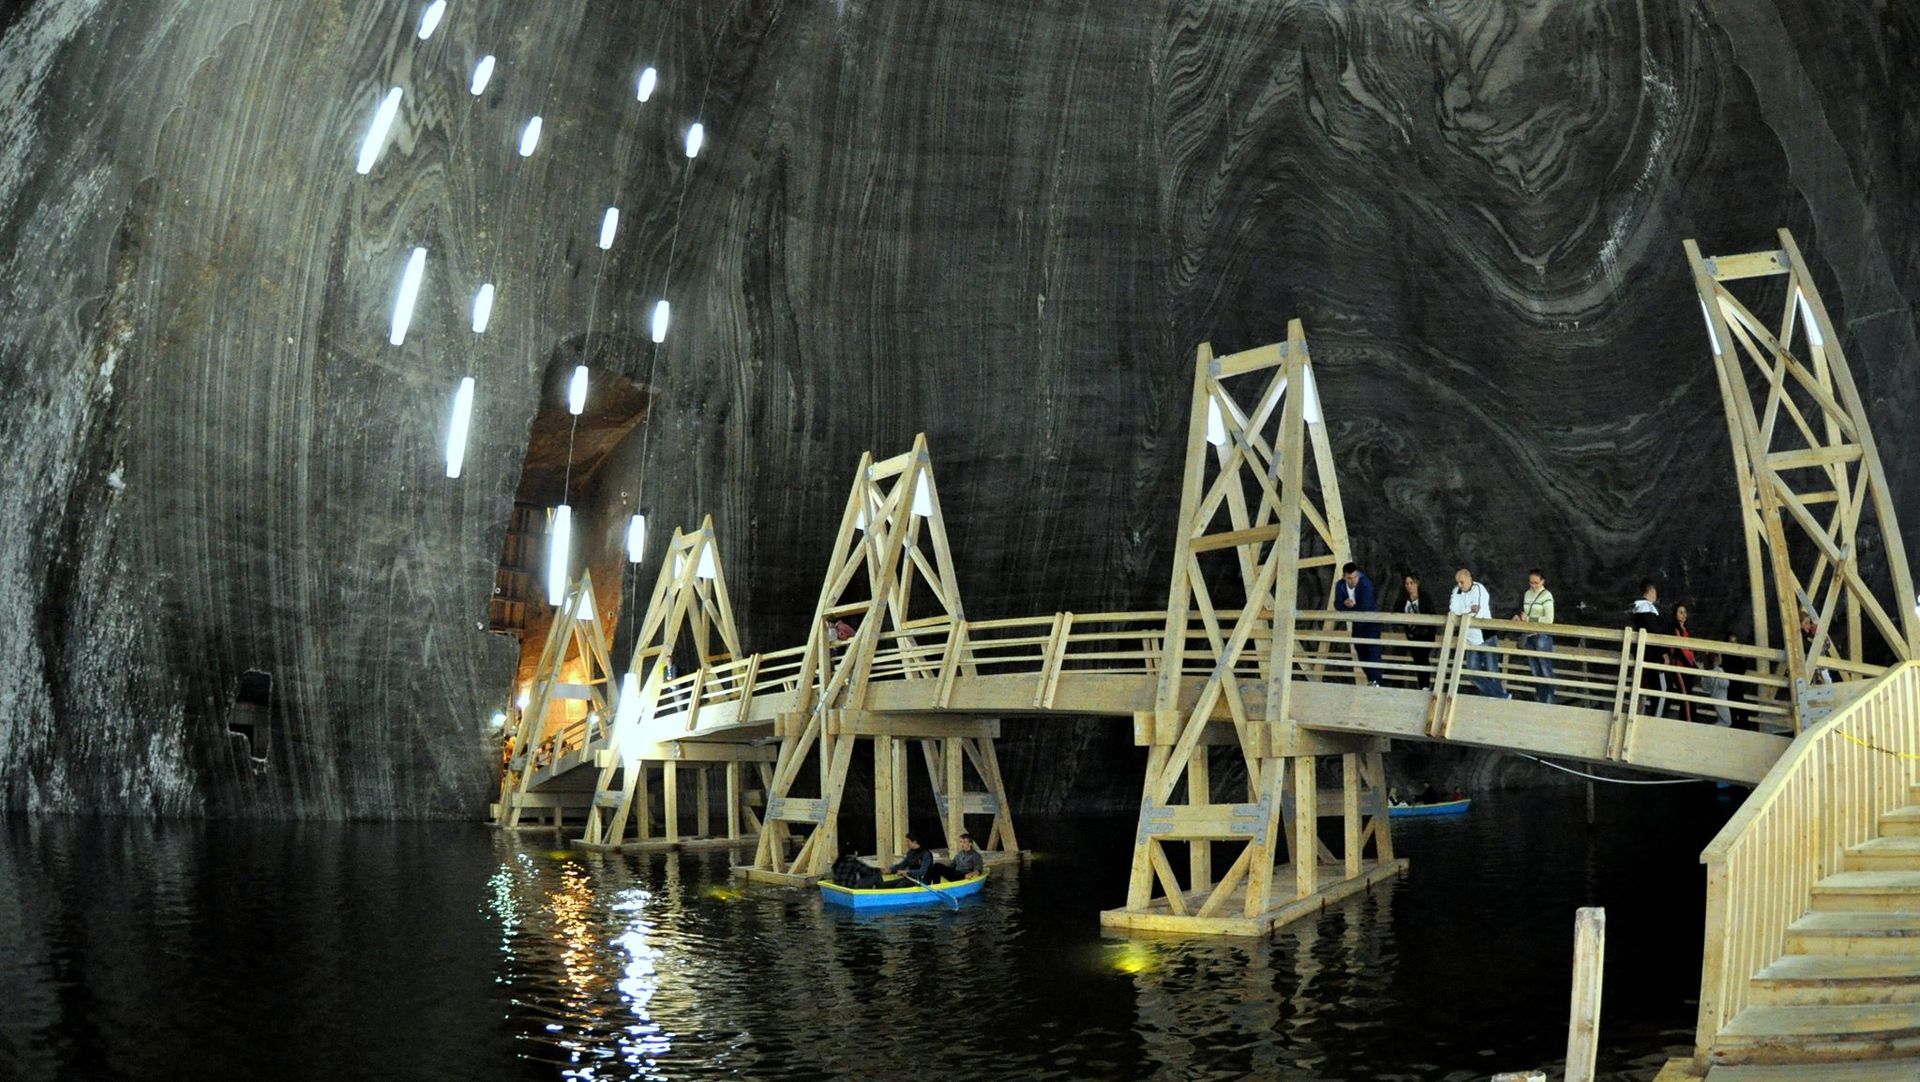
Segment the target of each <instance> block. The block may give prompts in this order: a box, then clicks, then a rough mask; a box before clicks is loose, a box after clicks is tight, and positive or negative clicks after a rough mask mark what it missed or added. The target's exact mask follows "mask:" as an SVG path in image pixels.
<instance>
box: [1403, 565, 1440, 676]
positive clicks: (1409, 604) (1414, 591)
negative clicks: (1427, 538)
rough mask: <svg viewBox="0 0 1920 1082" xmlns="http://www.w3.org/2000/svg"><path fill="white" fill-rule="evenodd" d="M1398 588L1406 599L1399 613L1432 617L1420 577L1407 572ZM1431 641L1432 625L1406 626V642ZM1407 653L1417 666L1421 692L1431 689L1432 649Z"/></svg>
mask: <svg viewBox="0 0 1920 1082" xmlns="http://www.w3.org/2000/svg"><path fill="white" fill-rule="evenodd" d="M1400 586H1401V589H1403V590H1404V591H1406V597H1405V598H1404V599H1403V600H1402V601H1401V604H1400V611H1401V612H1403V613H1406V614H1407V615H1408V616H1432V615H1433V602H1431V601H1429V600H1427V595H1426V594H1424V593H1422V592H1421V591H1420V576H1418V575H1416V574H1414V573H1413V572H1411V571H1409V572H1407V574H1406V577H1404V578H1402V579H1401V580H1400ZM1432 641H1433V625H1431V624H1408V625H1407V642H1409V643H1431V642H1432ZM1407 653H1409V654H1411V655H1413V663H1414V664H1415V665H1417V666H1419V672H1418V673H1417V674H1416V676H1417V679H1418V680H1419V681H1420V688H1421V690H1423V691H1424V690H1426V689H1427V688H1430V687H1432V686H1433V673H1432V672H1431V671H1429V666H1431V665H1432V664H1433V649H1432V647H1430V646H1408V647H1407Z"/></svg>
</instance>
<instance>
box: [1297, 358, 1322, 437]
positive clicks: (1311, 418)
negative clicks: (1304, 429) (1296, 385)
mask: <svg viewBox="0 0 1920 1082" xmlns="http://www.w3.org/2000/svg"><path fill="white" fill-rule="evenodd" d="M1302 372H1303V373H1304V374H1303V375H1302V376H1301V378H1300V390H1301V392H1302V393H1304V394H1305V395H1306V396H1307V397H1306V398H1305V400H1303V401H1302V402H1301V403H1300V415H1301V418H1302V419H1303V420H1305V421H1306V422H1307V423H1308V424H1310V425H1317V424H1319V423H1320V422H1321V421H1322V420H1323V418H1322V417H1321V414H1320V386H1319V383H1318V381H1317V380H1315V379H1314V378H1313V369H1312V368H1303V369H1302Z"/></svg>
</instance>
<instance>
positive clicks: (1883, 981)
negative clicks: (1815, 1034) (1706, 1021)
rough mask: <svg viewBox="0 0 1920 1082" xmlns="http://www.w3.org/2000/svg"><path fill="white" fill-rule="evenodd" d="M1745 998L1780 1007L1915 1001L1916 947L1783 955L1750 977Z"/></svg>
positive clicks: (1919, 981)
mask: <svg viewBox="0 0 1920 1082" xmlns="http://www.w3.org/2000/svg"><path fill="white" fill-rule="evenodd" d="M1917 945H1920V944H1917ZM1748 1000H1749V1002H1751V1003H1754V1004H1759V1005H1766V1006H1779V1007H1787V1006H1798V1007H1809V1006H1843V1005H1859V1004H1868V1003H1920V950H1917V951H1916V952H1915V953H1912V954H1865V955H1842V954H1787V955H1782V956H1781V957H1780V958H1779V959H1777V960H1776V961H1775V962H1774V963H1773V964H1772V965H1770V966H1768V967H1767V968H1765V969H1763V970H1761V971H1760V973H1759V975H1758V976H1756V977H1754V978H1753V986H1752V994H1751V995H1750V996H1749V997H1748Z"/></svg>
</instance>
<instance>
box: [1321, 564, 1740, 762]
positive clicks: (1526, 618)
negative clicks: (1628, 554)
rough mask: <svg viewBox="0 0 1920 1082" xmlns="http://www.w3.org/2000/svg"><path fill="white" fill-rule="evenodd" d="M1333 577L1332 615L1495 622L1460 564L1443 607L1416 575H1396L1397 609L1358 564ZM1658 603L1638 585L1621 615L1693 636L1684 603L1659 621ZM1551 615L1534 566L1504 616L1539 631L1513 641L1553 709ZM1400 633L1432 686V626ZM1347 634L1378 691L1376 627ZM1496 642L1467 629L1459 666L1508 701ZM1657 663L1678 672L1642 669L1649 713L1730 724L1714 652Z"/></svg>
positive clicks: (1650, 586)
mask: <svg viewBox="0 0 1920 1082" xmlns="http://www.w3.org/2000/svg"><path fill="white" fill-rule="evenodd" d="M1340 572H1341V573H1340V579H1339V581H1337V582H1335V583H1334V587H1333V607H1334V610H1335V611H1336V612H1341V613H1346V614H1349V615H1354V616H1356V617H1357V615H1358V614H1360V613H1368V612H1382V611H1398V612H1401V613H1404V614H1406V615H1410V616H1437V615H1441V614H1442V613H1443V612H1444V613H1446V614H1451V615H1454V616H1471V617H1472V618H1473V619H1474V620H1492V619H1496V617H1495V615H1494V607H1493V595H1492V594H1491V593H1490V592H1489V591H1488V590H1487V587H1486V585H1485V584H1484V583H1480V582H1476V581H1475V580H1474V577H1473V572H1472V571H1471V570H1470V569H1468V568H1465V567H1462V568H1459V569H1458V570H1456V571H1455V572H1454V573H1453V590H1452V592H1451V593H1450V594H1449V595H1448V596H1447V598H1446V601H1445V605H1446V608H1445V609H1439V608H1436V606H1435V602H1434V601H1433V599H1432V598H1431V597H1429V595H1428V594H1427V593H1426V592H1425V591H1423V590H1422V589H1421V584H1420V576H1419V575H1417V574H1415V573H1413V572H1411V571H1409V572H1407V573H1406V574H1404V575H1403V576H1401V580H1400V583H1401V594H1400V597H1399V598H1398V600H1397V604H1395V605H1393V606H1391V607H1389V608H1386V609H1383V608H1381V606H1380V605H1379V601H1380V598H1379V595H1378V592H1377V591H1376V590H1375V588H1374V585H1373V580H1372V579H1370V578H1368V577H1367V574H1366V572H1364V571H1362V570H1361V569H1360V565H1358V564H1355V563H1348V564H1347V565H1346V566H1344V567H1342V568H1341V569H1340ZM1659 602H1660V590H1659V587H1658V586H1656V585H1655V584H1654V583H1653V582H1651V581H1646V582H1642V583H1641V584H1640V597H1639V599H1638V600H1636V601H1635V602H1634V603H1633V605H1632V607H1631V608H1630V609H1629V610H1628V625H1629V626H1630V627H1632V628H1634V629H1636V630H1642V631H1650V632H1654V633H1657V634H1662V635H1668V636H1671V637H1673V638H1678V639H1690V638H1693V630H1692V628H1691V626H1690V625H1689V624H1688V619H1689V613H1688V612H1687V606H1685V605H1676V606H1675V607H1674V610H1673V615H1672V616H1671V617H1670V618H1663V617H1662V616H1661V613H1660V604H1659ZM1554 616H1555V613H1554V599H1553V591H1552V590H1551V589H1550V588H1548V586H1547V575H1546V572H1545V571H1543V570H1541V569H1540V568H1537V567H1536V568H1534V569H1533V570H1531V571H1529V572H1527V588H1526V590H1525V592H1523V593H1522V594H1521V595H1520V605H1519V607H1518V609H1517V610H1516V611H1515V612H1514V613H1513V614H1512V615H1511V616H1510V617H1509V619H1512V620H1515V621H1518V622H1520V623H1524V624H1528V625H1532V626H1534V627H1538V628H1539V629H1540V630H1537V631H1536V630H1529V631H1526V632H1523V633H1522V634H1521V635H1520V637H1519V647H1520V649H1521V650H1522V651H1524V652H1525V654H1524V656H1525V658H1526V662H1527V670H1528V673H1529V674H1530V676H1531V677H1532V679H1531V681H1530V683H1532V685H1533V697H1534V701H1535V702H1538V703H1540V704H1541V705H1542V706H1551V705H1553V704H1554V685H1553V652H1554V643H1553V632H1552V630H1551V628H1552V626H1553V624H1554ZM1405 633H1406V637H1407V642H1408V647H1407V652H1408V653H1409V654H1410V655H1411V656H1412V660H1413V664H1414V667H1415V673H1414V677H1415V680H1416V681H1417V683H1418V684H1419V686H1420V687H1421V688H1423V689H1428V688H1431V687H1432V686H1433V678H1434V670H1433V645H1432V644H1433V641H1434V639H1435V629H1434V627H1433V626H1432V625H1430V624H1408V625H1407V626H1406V628H1405ZM1352 634H1353V640H1354V641H1353V652H1354V658H1355V661H1356V662H1357V664H1358V667H1359V669H1360V671H1361V673H1362V675H1364V676H1365V677H1366V681H1367V683H1369V684H1371V685H1373V686H1375V687H1378V686H1380V685H1381V683H1382V678H1383V676H1384V671H1383V669H1382V667H1381V665H1382V661H1381V658H1382V649H1383V648H1382V644H1381V641H1380V625H1379V623H1378V622H1377V621H1371V620H1364V619H1358V618H1356V619H1354V620H1353V621H1352ZM1496 643H1497V636H1496V634H1495V633H1494V632H1492V631H1488V630H1485V629H1483V628H1480V627H1478V626H1474V625H1472V624H1469V625H1468V626H1467V632H1466V645H1467V647H1468V649H1467V651H1466V665H1467V668H1468V669H1470V670H1472V671H1473V673H1474V675H1473V678H1472V680H1473V686H1474V689H1475V690H1476V691H1477V692H1479V694H1481V695H1485V696H1487V697H1489V698H1495V699H1511V698H1513V693H1512V692H1511V691H1509V690H1508V689H1507V686H1506V683H1505V682H1504V681H1503V680H1501V679H1500V677H1499V675H1497V674H1498V673H1499V672H1500V657H1499V655H1498V654H1496V653H1495V652H1494V651H1492V650H1491V649H1488V647H1491V646H1494V645H1496ZM1476 648H1477V649H1476ZM1662 660H1663V662H1664V664H1666V665H1668V666H1670V667H1673V668H1675V669H1678V670H1681V671H1679V672H1674V673H1672V674H1668V673H1665V672H1659V671H1652V670H1649V671H1646V672H1645V673H1643V675H1642V683H1641V687H1642V688H1643V690H1644V691H1645V692H1646V695H1647V698H1648V701H1649V704H1650V706H1649V710H1648V712H1658V713H1664V712H1666V711H1667V710H1668V709H1669V708H1672V709H1673V710H1674V712H1675V713H1676V714H1677V716H1678V717H1680V718H1682V719H1684V720H1687V721H1702V722H1710V723H1712V724H1717V725H1732V724H1733V711H1732V707H1731V706H1730V705H1729V703H1728V688H1729V683H1728V680H1727V674H1726V669H1725V666H1724V665H1723V663H1722V659H1721V658H1720V656H1719V655H1718V654H1716V653H1713V652H1711V651H1705V650H1695V649H1693V648H1692V647H1690V646H1679V647H1672V648H1668V649H1666V650H1665V653H1664V657H1663V659H1662ZM1669 675H1671V676H1673V678H1674V680H1673V682H1672V683H1673V685H1674V686H1672V687H1669V681H1668V679H1667V677H1668V676H1669ZM1670 691H1671V692H1673V693H1676V694H1677V695H1679V696H1690V695H1691V696H1705V697H1706V698H1709V699H1712V700H1714V705H1713V707H1712V715H1713V716H1712V717H1707V716H1704V715H1705V712H1704V711H1701V712H1699V716H1696V711H1695V710H1694V706H1695V705H1696V704H1695V703H1693V702H1692V701H1690V700H1689V699H1687V698H1668V697H1667V695H1668V693H1669V692H1670Z"/></svg>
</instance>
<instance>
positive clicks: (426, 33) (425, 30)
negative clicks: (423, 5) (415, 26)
mask: <svg viewBox="0 0 1920 1082" xmlns="http://www.w3.org/2000/svg"><path fill="white" fill-rule="evenodd" d="M446 13H447V0H433V3H431V4H428V5H427V10H426V11H423V12H421V13H420V40H421V41H425V40H427V39H428V38H430V37H432V36H433V32H434V31H435V30H438V29H440V19H441V17H442V16H444V15H446Z"/></svg>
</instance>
